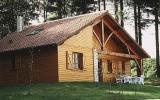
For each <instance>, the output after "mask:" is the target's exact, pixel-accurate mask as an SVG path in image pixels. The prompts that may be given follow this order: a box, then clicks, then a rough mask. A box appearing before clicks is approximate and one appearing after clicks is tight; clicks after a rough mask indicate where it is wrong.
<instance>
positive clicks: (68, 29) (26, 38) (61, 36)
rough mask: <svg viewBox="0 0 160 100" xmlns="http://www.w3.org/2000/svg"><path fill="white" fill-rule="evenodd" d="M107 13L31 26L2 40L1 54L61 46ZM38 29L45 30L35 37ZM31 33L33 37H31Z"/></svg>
mask: <svg viewBox="0 0 160 100" xmlns="http://www.w3.org/2000/svg"><path fill="white" fill-rule="evenodd" d="M105 13H106V11H101V12H95V13H90V14H84V15H80V16H76V17H71V18H65V19H60V20H55V21H50V22H46V23H43V24H39V25H33V26H29V27H28V28H25V29H24V30H23V31H21V32H19V33H12V34H9V35H8V36H6V37H5V38H3V39H2V40H0V52H6V51H13V50H19V49H24V48H30V47H39V46H44V45H52V44H59V43H61V42H63V41H64V40H66V39H68V38H69V37H71V36H73V35H74V34H77V33H78V31H80V30H81V29H83V28H84V27H86V26H87V25H89V24H92V23H93V22H94V20H96V19H97V18H99V17H101V16H103V15H105ZM37 29H44V30H43V31H40V32H39V33H38V34H35V35H33V34H32V32H33V31H35V30H37ZM30 33H31V34H32V35H29V34H30Z"/></svg>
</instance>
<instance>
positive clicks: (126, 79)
mask: <svg viewBox="0 0 160 100" xmlns="http://www.w3.org/2000/svg"><path fill="white" fill-rule="evenodd" d="M124 83H132V80H131V76H126V77H124Z"/></svg>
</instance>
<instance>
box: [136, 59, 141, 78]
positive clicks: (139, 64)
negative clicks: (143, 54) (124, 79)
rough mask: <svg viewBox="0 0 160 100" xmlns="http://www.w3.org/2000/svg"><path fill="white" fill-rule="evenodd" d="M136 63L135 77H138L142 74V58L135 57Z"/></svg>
mask: <svg viewBox="0 0 160 100" xmlns="http://www.w3.org/2000/svg"><path fill="white" fill-rule="evenodd" d="M135 61H136V63H137V77H140V76H141V75H142V73H143V72H142V70H143V69H142V68H143V67H142V60H141V59H135Z"/></svg>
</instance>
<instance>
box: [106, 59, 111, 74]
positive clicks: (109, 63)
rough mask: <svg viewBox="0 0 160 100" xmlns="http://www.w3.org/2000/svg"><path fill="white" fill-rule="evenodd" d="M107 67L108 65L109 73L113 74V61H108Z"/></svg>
mask: <svg viewBox="0 0 160 100" xmlns="http://www.w3.org/2000/svg"><path fill="white" fill-rule="evenodd" d="M107 65H108V72H109V73H112V61H111V60H107Z"/></svg>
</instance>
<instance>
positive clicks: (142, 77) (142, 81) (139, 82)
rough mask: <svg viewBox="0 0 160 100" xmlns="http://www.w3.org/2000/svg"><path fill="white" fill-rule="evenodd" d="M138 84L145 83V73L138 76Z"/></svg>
mask: <svg viewBox="0 0 160 100" xmlns="http://www.w3.org/2000/svg"><path fill="white" fill-rule="evenodd" d="M138 78H139V79H138V84H142V85H144V75H141V77H138Z"/></svg>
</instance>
